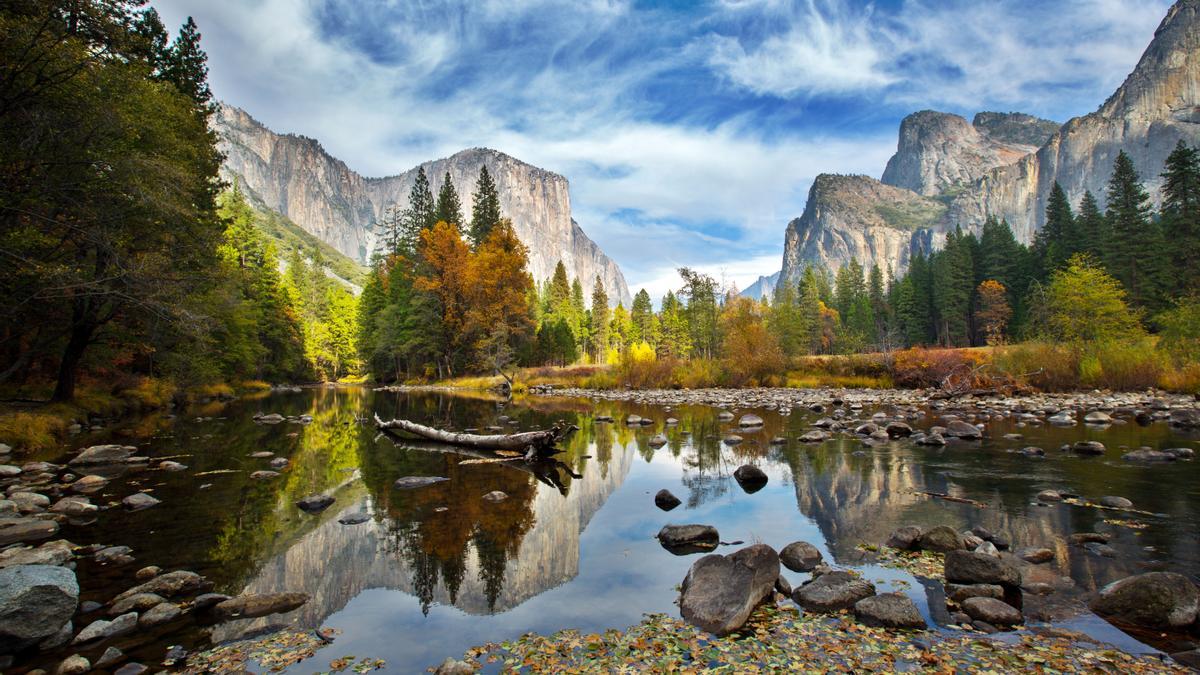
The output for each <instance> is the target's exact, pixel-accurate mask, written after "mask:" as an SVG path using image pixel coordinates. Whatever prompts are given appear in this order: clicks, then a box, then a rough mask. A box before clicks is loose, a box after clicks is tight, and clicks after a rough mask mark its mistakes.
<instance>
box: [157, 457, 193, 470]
mask: <svg viewBox="0 0 1200 675" xmlns="http://www.w3.org/2000/svg"><path fill="white" fill-rule="evenodd" d="M158 468H160V469H162V470H163V471H172V472H174V471H186V470H187V465H184V464H180V463H179V462H172V461H170V460H167V461H165V462H159V463H158Z"/></svg>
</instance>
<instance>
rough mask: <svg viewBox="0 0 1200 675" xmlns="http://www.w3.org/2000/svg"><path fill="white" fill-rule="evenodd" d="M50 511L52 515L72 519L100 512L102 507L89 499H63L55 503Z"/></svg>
mask: <svg viewBox="0 0 1200 675" xmlns="http://www.w3.org/2000/svg"><path fill="white" fill-rule="evenodd" d="M49 510H50V513H61V514H62V515H64V516H68V517H71V518H79V517H82V516H90V515H92V514H94V513H96V512H98V511H99V510H100V507H99V506H96V505H95V504H93V503H92V501H91V500H90V499H88V498H87V497H63V498H62V499H60V500H58V501H57V502H54V505H53V506H51V507H50V509H49Z"/></svg>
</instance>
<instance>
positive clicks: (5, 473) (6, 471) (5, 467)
mask: <svg viewBox="0 0 1200 675" xmlns="http://www.w3.org/2000/svg"><path fill="white" fill-rule="evenodd" d="M19 475H21V467H19V466H13V465H12V464H0V478H13V477H14V476H19Z"/></svg>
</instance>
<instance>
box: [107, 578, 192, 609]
mask: <svg viewBox="0 0 1200 675" xmlns="http://www.w3.org/2000/svg"><path fill="white" fill-rule="evenodd" d="M207 583H208V582H207V581H205V580H204V577H202V576H200V575H199V574H196V573H195V572H188V571H185V570H179V571H176V572H167V573H166V574H163V575H160V576H157V577H154V578H153V579H151V580H150V581H147V582H146V583H144V584H138V585H137V586H134V587H133V588H130V589H129V590H127V591H125V592H124V593H121V594H120V595H118V596H117V597H115V598H113V603H114V604H116V603H117V602H120V601H121V600H124V599H125V598H128V597H129V596H131V595H137V594H138V593H155V594H157V595H161V596H163V597H165V598H174V597H177V596H181V595H189V594H191V593H195V592H197V591H199V590H201V589H202V588H204V586H205V585H206V584H207Z"/></svg>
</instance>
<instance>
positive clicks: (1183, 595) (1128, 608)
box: [1090, 572, 1200, 630]
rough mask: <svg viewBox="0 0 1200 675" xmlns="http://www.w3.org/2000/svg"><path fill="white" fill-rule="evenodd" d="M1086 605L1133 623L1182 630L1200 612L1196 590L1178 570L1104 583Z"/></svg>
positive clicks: (1198, 594)
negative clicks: (1088, 604) (1097, 593)
mask: <svg viewBox="0 0 1200 675" xmlns="http://www.w3.org/2000/svg"><path fill="white" fill-rule="evenodd" d="M1090 606H1091V608H1092V611H1093V612H1095V613H1097V614H1099V615H1101V616H1104V617H1108V618H1112V619H1116V620H1118V621H1121V622H1124V623H1128V624H1132V625H1135V626H1139V627H1143V628H1151V629H1166V630H1183V629H1186V628H1187V627H1188V626H1191V625H1192V624H1193V623H1195V621H1196V617H1197V614H1198V613H1200V592H1197V590H1196V586H1195V584H1193V583H1192V582H1191V580H1189V579H1188V578H1187V577H1185V576H1183V575H1182V574H1176V573H1174V572H1148V573H1146V574H1138V575H1135V576H1132V577H1126V578H1125V579H1121V580H1120V581H1114V582H1113V583H1111V584H1109V585H1107V586H1105V587H1104V588H1102V589H1100V594H1099V595H1098V596H1097V597H1096V598H1095V599H1093V600H1092V602H1091V604H1090Z"/></svg>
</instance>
